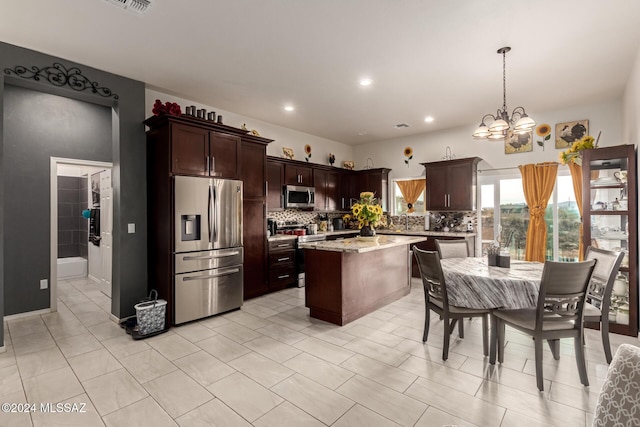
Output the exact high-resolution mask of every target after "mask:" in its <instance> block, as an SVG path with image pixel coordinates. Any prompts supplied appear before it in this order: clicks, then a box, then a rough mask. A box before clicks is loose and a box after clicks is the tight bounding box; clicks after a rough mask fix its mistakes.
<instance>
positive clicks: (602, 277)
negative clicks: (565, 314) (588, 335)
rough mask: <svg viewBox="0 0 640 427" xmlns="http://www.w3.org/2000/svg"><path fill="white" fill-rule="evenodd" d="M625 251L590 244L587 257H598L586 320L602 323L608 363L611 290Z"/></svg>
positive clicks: (587, 303) (609, 352) (591, 283)
mask: <svg viewBox="0 0 640 427" xmlns="http://www.w3.org/2000/svg"><path fill="white" fill-rule="evenodd" d="M623 258H624V252H613V251H607V250H604V249H598V248H592V247H591V246H589V247H588V248H587V252H586V254H585V259H587V260H589V259H597V260H598V263H597V264H596V266H595V268H594V269H593V275H592V276H591V282H590V283H589V287H588V288H587V301H586V303H585V305H584V321H585V322H596V323H600V332H601V335H602V346H603V347H604V355H605V357H606V359H607V363H611V344H610V343H609V306H610V305H611V290H612V289H613V283H614V282H615V280H616V275H617V274H618V269H619V268H620V263H621V262H622V259H623Z"/></svg>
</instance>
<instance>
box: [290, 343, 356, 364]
mask: <svg viewBox="0 0 640 427" xmlns="http://www.w3.org/2000/svg"><path fill="white" fill-rule="evenodd" d="M294 347H295V348H297V349H299V350H302V351H305V352H307V353H309V354H312V355H314V356H316V357H319V358H320V359H323V360H326V361H327V362H331V363H335V364H340V363H342V362H344V361H345V360H347V359H348V358H350V357H351V356H353V355H354V354H355V353H354V352H353V351H350V350H345V349H344V348H342V347H338V346H337V345H333V344H331V343H328V342H326V341H322V340H319V339H317V338H314V337H309V338H305V339H304V340H302V341H300V342H298V343H296V344H295V345H294Z"/></svg>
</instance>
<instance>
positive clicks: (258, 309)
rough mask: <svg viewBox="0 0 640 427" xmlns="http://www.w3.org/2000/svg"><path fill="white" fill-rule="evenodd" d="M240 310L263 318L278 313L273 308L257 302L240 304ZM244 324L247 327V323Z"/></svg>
mask: <svg viewBox="0 0 640 427" xmlns="http://www.w3.org/2000/svg"><path fill="white" fill-rule="evenodd" d="M242 311H244V312H245V313H248V314H251V315H253V316H256V317H260V318H263V319H265V318H267V317H271V316H273V315H275V314H278V313H280V312H279V311H277V310H274V309H272V308H269V307H265V306H263V305H259V304H244V305H243V306H242ZM238 323H241V322H238ZM245 326H247V327H249V325H246V324H245ZM263 326H264V325H263Z"/></svg>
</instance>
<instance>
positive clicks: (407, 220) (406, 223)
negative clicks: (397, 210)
mask: <svg viewBox="0 0 640 427" xmlns="http://www.w3.org/2000/svg"><path fill="white" fill-rule="evenodd" d="M402 217H405V222H404V230H405V231H409V215H408V214H406V213H403V214H400V218H402Z"/></svg>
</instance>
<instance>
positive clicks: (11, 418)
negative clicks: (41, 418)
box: [0, 390, 33, 427]
mask: <svg viewBox="0 0 640 427" xmlns="http://www.w3.org/2000/svg"><path fill="white" fill-rule="evenodd" d="M1 397H2V403H9V404H12V403H29V404H32V402H30V401H28V400H27V398H26V397H25V394H24V391H22V390H20V391H17V392H13V393H10V394H6V395H2V396H1ZM9 409H10V411H9V412H5V411H0V426H2V427H31V426H33V423H32V422H31V415H30V414H29V413H28V412H18V411H17V410H18V406H13V407H10V408H9ZM14 409H15V410H16V411H15V412H13V410H14Z"/></svg>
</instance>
